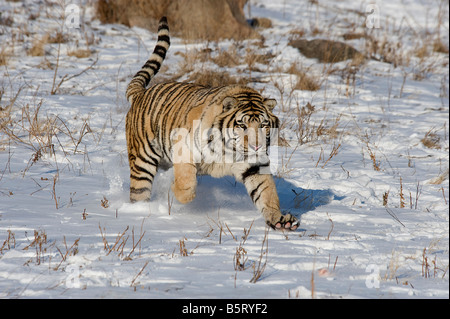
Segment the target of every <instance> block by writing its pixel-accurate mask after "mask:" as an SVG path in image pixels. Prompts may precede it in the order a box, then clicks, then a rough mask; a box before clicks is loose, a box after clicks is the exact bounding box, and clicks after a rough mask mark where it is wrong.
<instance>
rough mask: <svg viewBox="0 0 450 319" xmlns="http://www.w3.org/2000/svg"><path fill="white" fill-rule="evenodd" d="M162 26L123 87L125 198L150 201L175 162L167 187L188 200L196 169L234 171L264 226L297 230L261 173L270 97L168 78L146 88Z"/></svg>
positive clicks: (159, 58)
mask: <svg viewBox="0 0 450 319" xmlns="http://www.w3.org/2000/svg"><path fill="white" fill-rule="evenodd" d="M168 31H169V30H168V24H167V20H166V19H165V18H162V19H161V21H160V24H159V28H158V42H157V45H156V47H155V49H154V51H153V53H152V55H151V56H150V58H149V60H147V62H146V63H145V64H144V66H143V67H142V68H141V70H140V71H138V72H137V73H136V75H135V76H134V77H133V79H132V80H131V82H130V84H129V85H128V87H127V99H128V100H129V101H130V103H131V108H130V110H129V112H128V114H127V117H126V137H127V147H128V159H129V164H130V200H131V201H132V202H134V201H142V200H150V195H151V188H152V184H153V180H154V177H155V175H156V172H157V169H158V167H159V168H168V167H169V166H173V167H174V182H173V185H172V191H173V192H174V195H175V197H176V198H177V200H178V201H180V202H181V203H187V202H190V201H192V200H193V198H194V197H195V190H196V185H197V180H196V176H197V175H198V174H209V175H212V176H214V177H221V176H224V175H234V176H235V177H236V179H237V180H238V181H241V182H242V183H244V185H245V186H246V188H247V191H248V193H249V195H250V197H251V198H252V200H253V202H254V203H255V205H256V207H257V208H258V209H259V210H260V211H261V213H262V214H263V216H264V218H265V219H266V222H267V223H268V224H269V225H270V226H272V227H274V228H286V229H291V230H294V229H296V228H297V227H298V221H297V220H296V219H295V217H293V216H291V215H289V214H288V215H282V214H281V212H280V208H279V200H278V195H277V193H276V188H275V184H274V181H273V178H272V176H271V175H270V174H267V172H266V173H261V172H260V169H262V168H267V167H268V166H269V162H268V156H267V148H268V146H269V144H270V139H271V132H272V130H273V129H276V128H278V125H279V121H278V118H277V117H276V116H275V115H273V113H272V112H271V111H272V109H273V107H274V106H275V104H276V102H275V100H273V99H265V98H263V97H262V96H261V95H260V94H259V92H257V91H255V90H253V89H251V88H249V87H246V86H241V85H231V86H222V87H205V86H200V85H196V84H191V83H182V82H181V83H180V82H169V83H162V84H156V85H154V86H151V87H149V88H146V86H147V85H148V84H149V82H150V80H151V78H152V77H153V76H155V74H156V73H157V72H158V71H159V68H160V67H161V64H162V62H163V60H164V58H165V55H166V52H167V50H168V48H169V45H170V38H169V32H168ZM227 154H231V157H227V156H228V155H227ZM236 154H239V155H236ZM250 158H254V161H249V159H250ZM230 159H231V161H230Z"/></svg>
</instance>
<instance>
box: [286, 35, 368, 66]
mask: <svg viewBox="0 0 450 319" xmlns="http://www.w3.org/2000/svg"><path fill="white" fill-rule="evenodd" d="M289 45H290V46H292V47H294V48H297V49H298V50H299V51H300V52H301V53H302V54H303V55H304V56H305V57H307V58H311V59H317V60H318V61H319V62H321V63H336V62H340V61H344V60H348V59H358V60H359V59H364V56H363V54H361V53H360V52H359V51H358V50H356V49H355V48H353V47H352V46H350V45H348V44H346V43H343V42H338V41H331V40H323V39H314V40H303V39H299V40H291V41H290V42H289Z"/></svg>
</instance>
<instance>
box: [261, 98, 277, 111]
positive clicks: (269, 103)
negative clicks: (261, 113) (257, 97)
mask: <svg viewBox="0 0 450 319" xmlns="http://www.w3.org/2000/svg"><path fill="white" fill-rule="evenodd" d="M264 105H265V106H267V108H268V109H269V111H272V110H273V109H274V108H275V106H276V105H277V100H275V99H264Z"/></svg>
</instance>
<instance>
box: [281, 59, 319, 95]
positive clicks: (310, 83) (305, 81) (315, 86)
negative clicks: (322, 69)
mask: <svg viewBox="0 0 450 319" xmlns="http://www.w3.org/2000/svg"><path fill="white" fill-rule="evenodd" d="M287 73H289V74H294V75H296V76H297V78H298V80H297V82H296V84H295V85H294V87H293V89H294V90H302V91H318V90H319V89H320V87H321V84H320V77H319V76H316V75H313V74H312V72H310V70H309V69H306V70H302V69H301V68H300V67H299V65H298V64H297V63H293V64H292V65H291V66H290V67H289V69H288V70H287Z"/></svg>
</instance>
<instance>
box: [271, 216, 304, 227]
mask: <svg viewBox="0 0 450 319" xmlns="http://www.w3.org/2000/svg"><path fill="white" fill-rule="evenodd" d="M267 225H269V226H270V227H272V228H273V229H276V230H282V229H284V230H296V229H297V228H298V226H300V221H299V220H298V219H297V218H295V217H294V216H292V215H291V214H286V215H280V218H278V219H276V220H272V221H270V220H267Z"/></svg>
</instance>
